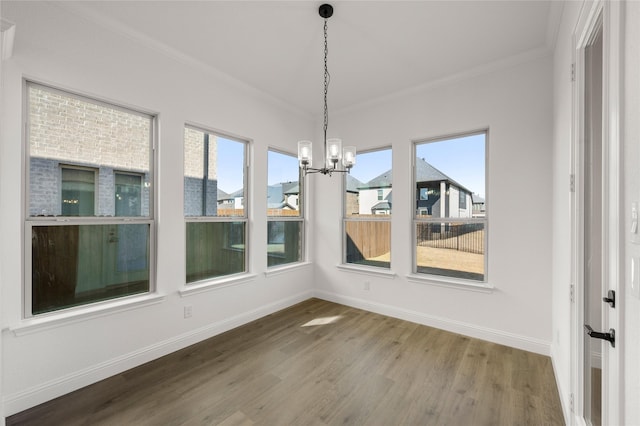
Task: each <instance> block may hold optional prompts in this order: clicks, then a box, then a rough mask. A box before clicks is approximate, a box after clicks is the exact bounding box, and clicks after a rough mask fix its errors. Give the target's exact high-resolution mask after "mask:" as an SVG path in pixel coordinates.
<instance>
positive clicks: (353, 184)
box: [345, 174, 364, 192]
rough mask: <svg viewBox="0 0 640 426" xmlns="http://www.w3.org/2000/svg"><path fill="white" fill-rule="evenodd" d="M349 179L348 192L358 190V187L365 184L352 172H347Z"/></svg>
mask: <svg viewBox="0 0 640 426" xmlns="http://www.w3.org/2000/svg"><path fill="white" fill-rule="evenodd" d="M345 176H346V179H347V192H358V188H359V187H361V186H362V185H364V183H362V182H360V181H359V180H358V179H357V178H354V177H353V176H351V175H350V174H346V175H345Z"/></svg>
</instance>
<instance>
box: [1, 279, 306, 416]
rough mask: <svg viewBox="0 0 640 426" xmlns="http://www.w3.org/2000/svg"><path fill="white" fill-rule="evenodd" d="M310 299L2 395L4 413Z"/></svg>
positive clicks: (280, 302)
mask: <svg viewBox="0 0 640 426" xmlns="http://www.w3.org/2000/svg"><path fill="white" fill-rule="evenodd" d="M312 296H313V294H312V292H311V291H305V292H302V293H299V294H297V295H295V296H292V297H288V298H286V299H282V300H278V301H276V302H273V303H270V304H268V305H264V306H261V307H259V308H257V309H254V310H252V311H248V312H243V313H241V314H239V315H236V316H234V317H231V318H227V319H225V320H223V321H219V322H216V323H212V324H208V325H206V326H204V327H200V328H198V329H195V330H192V331H189V332H187V333H184V334H181V335H178V336H175V337H172V338H170V339H167V340H165V341H162V342H158V343H156V344H154V345H151V346H147V347H145V348H141V349H139V350H137V351H134V352H131V353H128V354H125V355H122V356H119V357H117V358H113V359H110V360H108V361H105V362H103V363H100V364H96V365H94V366H91V367H89V368H86V369H83V370H79V371H76V372H74V373H72V374H68V375H66V376H63V377H60V378H57V379H54V380H51V381H49V382H46V383H43V384H41V385H38V386H34V387H32V388H30V389H26V390H24V391H21V392H17V393H14V394H11V395H5V397H4V398H3V404H4V413H5V415H6V416H10V415H13V414H16V413H19V412H21V411H23V410H26V409H28V408H31V407H34V406H36V405H38V404H42V403H43V402H46V401H50V400H52V399H54V398H57V397H59V396H62V395H65V394H67V393H69V392H73V391H74V390H77V389H80V388H83V387H85V386H88V385H91V384H93V383H96V382H99V381H100V380H104V379H106V378H108V377H111V376H113V375H116V374H119V373H122V372H123V371H126V370H129V369H131V368H134V367H136V366H138V365H141V364H144V363H146V362H149V361H152V360H154V359H157V358H160V357H162V356H164V355H168V354H170V353H172V352H175V351H178V350H180V349H183V348H186V347H187V346H190V345H193V344H195V343H198V342H201V341H203V340H205V339H208V338H210V337H213V336H216V335H218V334H221V333H224V332H225V331H229V330H231V329H233V328H236V327H239V326H241V325H244V324H247V323H249V322H251V321H254V320H256V319H259V318H262V317H264V316H266V315H269V314H272V313H274V312H277V311H279V310H281V309H285V308H287V307H289V306H292V305H295V304H296V303H299V302H302V301H304V300H307V299H309V298H311V297H312Z"/></svg>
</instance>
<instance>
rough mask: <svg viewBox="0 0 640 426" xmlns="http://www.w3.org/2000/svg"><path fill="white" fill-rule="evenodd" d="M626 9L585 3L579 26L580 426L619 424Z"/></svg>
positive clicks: (577, 416)
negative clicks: (622, 40) (623, 34)
mask: <svg viewBox="0 0 640 426" xmlns="http://www.w3.org/2000/svg"><path fill="white" fill-rule="evenodd" d="M620 9H621V6H620V3H617V2H593V3H591V2H585V4H584V8H583V10H582V13H581V17H580V20H579V22H578V25H577V27H576V33H575V47H576V61H575V90H574V92H575V93H576V98H575V99H576V102H575V103H574V108H575V115H574V117H576V123H575V131H576V137H574V142H573V148H574V167H575V168H574V171H575V182H576V186H575V194H574V195H575V198H574V231H575V233H574V235H575V239H574V245H573V247H574V254H573V258H574V261H575V263H574V267H575V270H574V271H575V275H574V277H575V281H574V282H575V310H574V315H573V321H574V324H573V332H574V336H573V337H574V338H573V348H574V351H573V354H574V357H573V362H574V363H575V368H574V369H573V371H574V380H573V385H572V386H573V391H574V405H575V406H574V414H575V418H574V420H575V422H576V423H578V424H587V425H600V424H607V425H608V424H619V419H620V412H621V402H620V398H619V383H620V377H621V374H620V372H621V369H622V364H621V362H620V359H621V351H620V349H619V347H620V343H621V342H620V341H619V338H618V339H616V337H619V336H616V334H615V331H616V330H618V329H619V319H620V312H621V308H622V307H621V306H620V305H621V304H620V300H615V299H616V298H615V295H616V294H617V293H618V282H619V279H620V277H622V276H623V274H622V273H621V272H622V270H621V267H620V259H621V258H622V257H621V249H620V238H621V233H620V232H621V231H620V229H619V223H620V222H619V217H620V206H619V204H620V186H619V185H620V181H621V179H620V169H621V168H620V165H621V160H620V150H619V147H620V141H619V137H618V129H619V123H618V113H619V108H618V106H619V104H620V97H619V83H620V78H619V69H620V65H619V64H620V57H619V51H620V35H619V34H620V33H619V31H620V25H619V23H620V21H621V19H620V14H621V11H620Z"/></svg>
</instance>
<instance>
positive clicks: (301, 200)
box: [265, 146, 307, 271]
mask: <svg viewBox="0 0 640 426" xmlns="http://www.w3.org/2000/svg"><path fill="white" fill-rule="evenodd" d="M270 151H271V152H275V153H277V154H281V155H288V156H290V157H292V158H293V159H294V160H296V164H297V158H298V154H297V153H295V154H294V153H291V152H288V151H285V150H283V149H280V148H276V147H273V146H268V147H267V175H268V173H269V152H270ZM297 167H298V188H299V191H300V192H299V193H298V200H297V203H298V204H297V205H298V212H299V214H298V216H272V215H269V210H268V207H267V211H266V212H265V215H266V217H267V241H266V243H267V245H266V248H267V249H268V247H269V235H268V229H269V222H300V258H299V259H298V260H297V261H295V262H288V263H281V264H278V265H273V266H269V260H268V256H269V253H268V250H266V254H267V271H275V270H277V269H282V268H289V267H291V266H294V265H299V264H302V263H305V262H306V261H307V250H306V244H307V237H306V235H307V232H306V229H307V227H306V202H305V200H306V178H305V175H304V172H303V171H302V169H301V168H300V167H299V166H297ZM268 186H269V181H268V179H267V188H266V189H267V194H268Z"/></svg>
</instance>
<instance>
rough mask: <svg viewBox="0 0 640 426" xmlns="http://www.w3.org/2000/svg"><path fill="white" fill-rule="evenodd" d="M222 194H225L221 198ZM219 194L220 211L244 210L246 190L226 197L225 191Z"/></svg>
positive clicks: (240, 190)
mask: <svg viewBox="0 0 640 426" xmlns="http://www.w3.org/2000/svg"><path fill="white" fill-rule="evenodd" d="M220 193H222V194H223V196H222V197H220ZM220 193H219V194H218V211H220V210H227V209H236V210H240V209H243V208H244V190H243V189H239V190H237V191H236V192H232V193H231V194H228V195H224V194H225V193H224V191H220Z"/></svg>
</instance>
